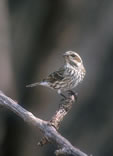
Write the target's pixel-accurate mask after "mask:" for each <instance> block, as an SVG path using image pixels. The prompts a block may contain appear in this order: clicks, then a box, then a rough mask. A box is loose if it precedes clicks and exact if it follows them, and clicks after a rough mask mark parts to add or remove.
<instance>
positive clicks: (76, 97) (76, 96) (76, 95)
mask: <svg viewBox="0 0 113 156" xmlns="http://www.w3.org/2000/svg"><path fill="white" fill-rule="evenodd" d="M68 95H69V96H72V95H73V96H74V98H75V101H77V99H78V93H77V92H76V93H75V92H74V91H72V90H68Z"/></svg>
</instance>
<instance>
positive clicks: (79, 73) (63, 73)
mask: <svg viewBox="0 0 113 156" xmlns="http://www.w3.org/2000/svg"><path fill="white" fill-rule="evenodd" d="M63 56H64V65H63V66H62V67H61V68H59V69H58V70H57V71H55V72H53V73H51V74H50V75H49V76H48V77H47V78H45V79H43V80H42V81H41V82H36V83H34V84H30V85H27V86H26V87H35V86H37V85H42V86H46V87H49V88H51V89H54V90H57V92H58V94H60V95H62V96H63V97H65V96H64V94H63V92H65V91H71V90H72V89H73V88H75V87H76V86H77V85H78V84H79V83H80V82H81V81H82V80H83V78H84V76H85V74H86V70H85V68H84V65H83V62H82V59H81V57H80V56H79V54H77V53H76V52H74V51H67V52H65V53H64V54H63Z"/></svg>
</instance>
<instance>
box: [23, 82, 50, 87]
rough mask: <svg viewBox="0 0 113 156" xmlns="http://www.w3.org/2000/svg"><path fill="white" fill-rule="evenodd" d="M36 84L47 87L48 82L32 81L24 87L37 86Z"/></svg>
mask: <svg viewBox="0 0 113 156" xmlns="http://www.w3.org/2000/svg"><path fill="white" fill-rule="evenodd" d="M38 85H41V86H47V87H48V82H44V81H42V82H36V83H33V84H29V85H27V86H26V87H35V86H38Z"/></svg>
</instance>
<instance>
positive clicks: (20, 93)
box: [0, 0, 113, 156]
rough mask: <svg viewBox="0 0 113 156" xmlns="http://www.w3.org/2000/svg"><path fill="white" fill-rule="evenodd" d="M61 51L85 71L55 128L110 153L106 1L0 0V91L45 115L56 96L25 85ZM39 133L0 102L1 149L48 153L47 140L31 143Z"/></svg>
mask: <svg viewBox="0 0 113 156" xmlns="http://www.w3.org/2000/svg"><path fill="white" fill-rule="evenodd" d="M68 50H73V51H77V52H78V53H79V54H80V56H81V57H82V59H83V62H84V66H85V67H86V71H87V74H86V77H85V79H84V81H83V83H82V84H81V85H79V86H78V87H77V88H76V89H75V90H76V91H77V92H78V94H79V95H78V102H77V103H75V104H74V105H73V108H72V110H71V111H70V112H69V114H68V115H67V116H66V117H65V119H64V121H63V122H62V125H61V127H60V130H59V131H60V133H61V134H62V135H63V136H64V137H66V138H67V139H68V140H69V141H70V142H71V143H72V144H73V145H74V146H76V147H78V148H79V149H81V150H82V151H83V152H85V153H87V154H93V156H113V1H112V0H108V1H105V0H95V1H91V0H85V1H83V0H34V1H31V0H27V1H26V0H0V90H2V91H3V92H4V93H5V94H6V95H8V96H10V97H11V98H12V99H14V100H15V101H17V102H19V104H20V105H21V106H23V107H24V108H26V109H27V110H29V111H31V112H32V113H33V114H34V115H36V116H37V117H39V118H42V119H44V120H49V119H50V118H51V116H52V115H53V114H54V113H55V111H56V110H57V109H58V105H59V102H60V99H61V97H60V96H59V95H57V93H56V92H53V91H52V90H50V89H48V88H44V87H41V86H38V87H36V88H26V87H25V86H26V85H27V84H30V83H33V82H37V81H40V80H41V79H43V78H44V77H46V76H47V75H48V74H49V73H50V72H52V71H54V70H56V69H58V68H59V67H60V66H61V65H62V64H63V61H64V60H63V58H62V53H64V52H65V51H68ZM41 136H42V135H41V133H40V132H39V131H37V130H36V129H34V128H32V127H30V126H29V125H27V124H26V123H24V121H23V120H22V119H20V118H19V117H18V116H16V115H15V114H13V113H12V112H10V111H9V110H7V109H5V108H0V156H10V155H11V156H26V155H27V156H53V155H54V154H53V152H54V150H55V147H53V146H52V145H46V146H44V147H43V148H40V147H38V146H37V142H38V141H39V140H40V138H41Z"/></svg>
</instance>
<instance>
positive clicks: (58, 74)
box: [43, 68, 65, 83]
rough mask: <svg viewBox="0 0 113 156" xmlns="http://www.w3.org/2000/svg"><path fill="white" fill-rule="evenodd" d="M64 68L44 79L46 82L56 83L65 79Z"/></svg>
mask: <svg viewBox="0 0 113 156" xmlns="http://www.w3.org/2000/svg"><path fill="white" fill-rule="evenodd" d="M64 71H65V69H64V68H60V69H59V70H57V71H55V72H53V73H51V74H50V75H49V76H48V77H47V78H46V79H44V80H43V81H46V82H50V83H54V82H56V81H61V80H62V79H64Z"/></svg>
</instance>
